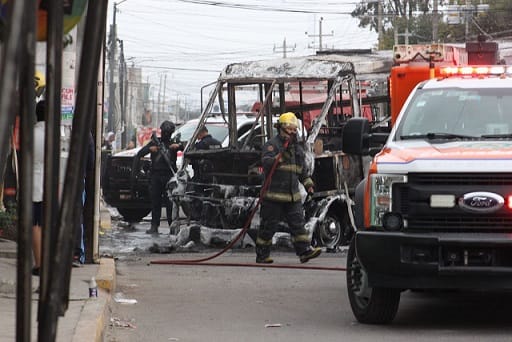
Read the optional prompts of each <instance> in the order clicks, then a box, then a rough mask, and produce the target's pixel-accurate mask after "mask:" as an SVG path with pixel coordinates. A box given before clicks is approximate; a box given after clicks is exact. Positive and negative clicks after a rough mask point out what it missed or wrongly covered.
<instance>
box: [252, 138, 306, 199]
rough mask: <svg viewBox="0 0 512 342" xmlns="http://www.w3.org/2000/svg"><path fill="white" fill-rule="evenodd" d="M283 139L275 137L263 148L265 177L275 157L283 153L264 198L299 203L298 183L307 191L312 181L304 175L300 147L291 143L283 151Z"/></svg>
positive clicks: (302, 150) (302, 153) (302, 154)
mask: <svg viewBox="0 0 512 342" xmlns="http://www.w3.org/2000/svg"><path fill="white" fill-rule="evenodd" d="M283 144H284V139H283V138H282V137H281V136H279V135H277V136H275V137H274V138H272V139H270V140H269V141H267V143H266V144H265V145H264V146H263V157H262V164H263V170H264V172H265V177H267V176H268V174H269V172H270V170H271V168H272V165H273V164H274V161H275V159H276V157H277V155H278V154H279V153H280V152H281V151H284V152H283V155H282V157H281V160H280V162H279V164H278V165H277V167H276V169H275V171H274V174H273V175H272V180H271V182H270V186H269V187H268V190H267V192H266V193H265V196H264V198H265V199H268V200H271V201H276V202H299V201H301V195H300V190H299V182H301V183H302V184H303V185H304V187H305V188H306V189H307V188H309V187H311V186H313V185H314V184H313V181H312V180H311V178H310V177H309V175H307V174H306V167H305V153H304V149H303V148H302V146H300V145H299V144H296V143H291V144H290V145H289V146H288V148H287V149H286V150H284V146H283Z"/></svg>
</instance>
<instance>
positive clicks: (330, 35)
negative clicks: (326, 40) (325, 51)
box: [306, 17, 334, 51]
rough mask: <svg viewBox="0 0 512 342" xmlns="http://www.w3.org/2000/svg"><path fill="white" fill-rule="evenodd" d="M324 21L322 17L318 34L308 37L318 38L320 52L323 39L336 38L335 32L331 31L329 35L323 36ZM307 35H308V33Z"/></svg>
mask: <svg viewBox="0 0 512 342" xmlns="http://www.w3.org/2000/svg"><path fill="white" fill-rule="evenodd" d="M323 20H324V17H320V21H319V23H318V26H319V27H318V29H319V31H318V34H310V35H308V37H318V51H322V48H323V47H322V38H323V37H332V36H334V31H331V33H329V34H322V21H323ZM306 34H308V33H307V32H306ZM308 47H309V48H312V47H311V46H308Z"/></svg>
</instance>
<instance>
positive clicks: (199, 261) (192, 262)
mask: <svg viewBox="0 0 512 342" xmlns="http://www.w3.org/2000/svg"><path fill="white" fill-rule="evenodd" d="M289 143H290V141H289V140H286V141H285V143H284V144H283V147H284V149H285V150H286V149H287V148H288V144H289ZM282 155H283V152H280V153H279V154H278V155H277V156H276V160H275V161H274V164H272V168H271V169H270V172H269V176H268V177H266V178H265V182H264V183H263V186H262V188H261V191H260V197H258V202H256V205H255V206H254V208H253V209H252V210H251V212H250V213H249V217H248V218H247V221H246V222H245V224H244V226H243V228H242V230H241V231H240V233H239V234H238V235H237V236H236V237H235V238H234V239H233V240H231V242H230V243H229V244H228V245H227V246H226V247H224V248H223V249H222V250H220V251H219V252H217V253H215V254H213V255H210V256H208V257H205V258H200V259H189V260H172V259H171V260H152V261H150V262H149V263H150V264H154V265H197V266H199V265H202V266H227V267H265V268H293V269H307V270H328V271H345V270H346V269H345V268H344V267H324V266H302V265H274V264H256V263H214V262H208V263H207V262H205V261H209V260H212V259H215V258H216V257H218V256H220V255H222V254H224V253H226V252H227V251H228V250H230V249H231V248H232V247H233V246H234V245H235V244H236V243H237V242H238V241H239V240H240V238H242V236H244V235H245V233H247V231H248V230H249V227H250V225H251V221H252V218H253V217H254V215H255V214H256V210H257V209H258V207H259V205H260V204H261V201H262V200H263V195H265V193H266V192H267V189H268V187H269V186H270V180H271V179H272V175H273V174H274V172H275V170H276V168H277V164H279V161H280V160H281V157H282Z"/></svg>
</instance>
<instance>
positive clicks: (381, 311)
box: [347, 237, 400, 324]
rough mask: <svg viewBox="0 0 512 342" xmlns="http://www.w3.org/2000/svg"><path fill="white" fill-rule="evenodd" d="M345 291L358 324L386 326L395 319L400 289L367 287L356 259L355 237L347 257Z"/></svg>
mask: <svg viewBox="0 0 512 342" xmlns="http://www.w3.org/2000/svg"><path fill="white" fill-rule="evenodd" d="M347 291H348V298H349V301H350V306H351V307H352V312H353V313H354V316H355V317H356V318H357V320H358V321H359V322H361V323H366V324H386V323H391V321H393V319H394V318H395V315H396V312H397V311H398V304H399V303H400V289H390V288H380V287H374V288H371V287H369V286H368V275H367V273H366V271H365V270H364V268H363V267H362V266H361V264H360V262H359V259H358V258H357V254H356V248H355V237H354V238H353V239H352V241H351V243H350V247H349V250H348V255H347Z"/></svg>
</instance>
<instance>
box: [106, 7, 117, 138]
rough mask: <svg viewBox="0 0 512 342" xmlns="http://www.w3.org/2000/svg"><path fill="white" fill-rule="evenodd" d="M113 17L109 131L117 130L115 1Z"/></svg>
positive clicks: (110, 49)
mask: <svg viewBox="0 0 512 342" xmlns="http://www.w3.org/2000/svg"><path fill="white" fill-rule="evenodd" d="M113 12H114V13H113V17H112V25H111V26H110V38H109V43H110V44H109V45H110V47H109V63H108V64H109V81H108V123H107V131H109V132H113V131H114V130H115V126H114V122H115V119H116V113H115V108H116V106H115V102H116V89H115V84H114V70H116V52H117V51H116V50H117V49H116V48H117V27H116V13H117V3H115V2H114V11H113Z"/></svg>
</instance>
